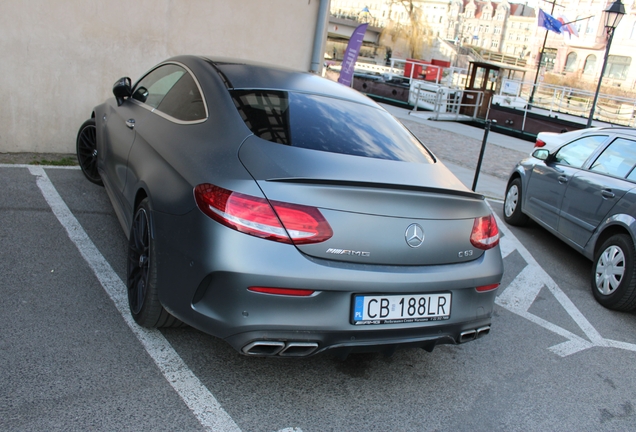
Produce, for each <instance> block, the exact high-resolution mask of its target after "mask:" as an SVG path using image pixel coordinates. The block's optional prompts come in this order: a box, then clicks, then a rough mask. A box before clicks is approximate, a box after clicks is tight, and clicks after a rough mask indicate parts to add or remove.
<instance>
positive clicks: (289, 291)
mask: <svg viewBox="0 0 636 432" xmlns="http://www.w3.org/2000/svg"><path fill="white" fill-rule="evenodd" d="M248 290H250V291H253V292H257V293H262V294H273V295H284V296H292V297H309V296H310V295H312V294H313V293H314V292H315V291H314V290H308V289H298V288H273V287H254V286H253V287H249V288H248Z"/></svg>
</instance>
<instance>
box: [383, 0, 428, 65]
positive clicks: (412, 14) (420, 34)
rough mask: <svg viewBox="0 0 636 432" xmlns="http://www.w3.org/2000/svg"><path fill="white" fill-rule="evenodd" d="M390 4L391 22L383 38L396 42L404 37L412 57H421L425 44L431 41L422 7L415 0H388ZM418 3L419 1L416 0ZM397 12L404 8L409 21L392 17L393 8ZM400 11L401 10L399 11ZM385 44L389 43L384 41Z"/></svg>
mask: <svg viewBox="0 0 636 432" xmlns="http://www.w3.org/2000/svg"><path fill="white" fill-rule="evenodd" d="M387 3H388V4H389V24H388V25H387V26H386V27H385V29H384V30H383V31H382V39H383V40H384V41H385V42H388V40H387V38H390V40H391V42H393V43H395V42H397V41H398V40H400V39H402V40H404V41H405V42H406V44H407V47H408V51H409V54H410V57H413V58H415V57H419V56H420V55H421V53H422V50H423V48H424V46H425V45H428V44H429V43H430V36H429V32H428V26H427V24H426V20H424V19H423V18H424V17H423V12H422V8H421V7H420V6H416V5H415V4H414V2H413V0H388V2H387ZM415 3H417V2H415ZM394 7H395V9H396V12H397V13H400V12H401V11H402V10H403V11H404V12H406V15H407V18H408V21H407V23H406V24H403V23H402V22H401V21H400V20H399V19H398V20H394V19H392V18H391V16H392V11H393V9H394ZM398 11H399V12H398ZM384 45H388V44H387V43H384Z"/></svg>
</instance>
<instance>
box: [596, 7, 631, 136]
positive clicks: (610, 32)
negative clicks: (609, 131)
mask: <svg viewBox="0 0 636 432" xmlns="http://www.w3.org/2000/svg"><path fill="white" fill-rule="evenodd" d="M623 15H625V6H623V3H621V0H616V1H615V2H614V3H612V5H611V6H610V7H609V9H607V10H606V11H605V31H606V32H607V36H608V38H607V46H606V47H605V57H604V58H603V67H602V68H601V76H600V77H599V79H598V85H597V86H596V93H594V101H592V108H591V109H590V116H589V118H588V119H587V127H591V126H592V120H593V118H594V110H595V109H596V102H597V101H598V93H599V92H600V91H601V83H602V82H603V75H604V74H605V67H606V66H607V58H608V57H609V52H610V47H611V46H612V39H613V38H614V30H616V27H617V26H618V23H619V22H621V18H623Z"/></svg>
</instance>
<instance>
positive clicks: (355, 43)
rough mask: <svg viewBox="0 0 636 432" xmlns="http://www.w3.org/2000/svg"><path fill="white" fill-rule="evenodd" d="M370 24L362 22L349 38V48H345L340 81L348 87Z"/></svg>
mask: <svg viewBox="0 0 636 432" xmlns="http://www.w3.org/2000/svg"><path fill="white" fill-rule="evenodd" d="M368 25H369V24H360V25H359V26H358V27H356V29H355V30H354V31H353V34H352V35H351V39H349V43H348V44H347V49H346V50H345V54H344V57H343V59H342V69H341V70H340V78H338V82H339V83H340V84H344V85H346V86H348V87H350V86H351V81H352V80H353V69H354V67H355V64H356V60H358V54H359V53H360V47H361V46H362V39H364V34H365V32H366V31H367V26H368Z"/></svg>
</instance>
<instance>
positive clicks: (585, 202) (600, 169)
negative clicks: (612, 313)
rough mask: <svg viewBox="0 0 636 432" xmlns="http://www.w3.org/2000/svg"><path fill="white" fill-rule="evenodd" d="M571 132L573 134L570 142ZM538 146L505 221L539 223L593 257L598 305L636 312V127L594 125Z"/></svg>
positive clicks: (515, 179)
mask: <svg viewBox="0 0 636 432" xmlns="http://www.w3.org/2000/svg"><path fill="white" fill-rule="evenodd" d="M568 135H569V137H568ZM561 137H562V138H563V140H562V141H561V143H560V145H558V146H555V147H550V148H535V150H534V152H533V153H532V156H530V157H528V158H526V159H524V160H522V161H520V162H519V163H517V165H516V166H515V168H514V169H513V170H512V173H511V175H510V179H509V180H508V185H507V187H506V197H505V203H504V220H505V221H506V222H507V223H508V224H510V225H524V224H525V223H526V222H527V221H528V218H532V219H533V220H535V221H536V222H537V223H539V224H540V225H541V226H543V227H544V228H546V229H547V230H549V231H550V232H552V233H553V234H555V235H556V236H557V237H559V238H560V239H562V240H563V241H564V242H566V243H567V244H569V245H570V246H572V247H573V248H574V249H576V250H577V251H579V252H580V253H582V254H583V255H585V256H586V257H587V258H589V259H591V260H593V267H592V275H591V285H592V292H593V294H594V297H595V298H596V300H597V301H598V302H599V303H600V304H602V305H603V306H605V307H607V308H610V309H614V310H620V311H628V310H634V309H636V274H635V273H636V266H635V265H634V260H635V259H636V251H635V248H634V244H635V239H636V169H634V167H635V166H636V130H634V129H631V128H595V129H589V130H588V131H585V132H584V133H581V132H580V131H576V132H567V133H564V134H562V135H561Z"/></svg>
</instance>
